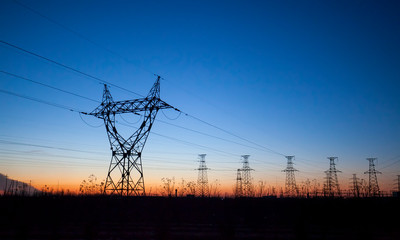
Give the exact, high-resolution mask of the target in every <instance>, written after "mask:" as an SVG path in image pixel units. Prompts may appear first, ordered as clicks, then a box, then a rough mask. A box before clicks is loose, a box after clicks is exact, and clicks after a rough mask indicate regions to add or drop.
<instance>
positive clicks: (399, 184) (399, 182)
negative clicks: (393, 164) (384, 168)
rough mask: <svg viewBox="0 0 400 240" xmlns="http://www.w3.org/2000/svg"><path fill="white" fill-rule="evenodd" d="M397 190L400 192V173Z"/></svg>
mask: <svg viewBox="0 0 400 240" xmlns="http://www.w3.org/2000/svg"><path fill="white" fill-rule="evenodd" d="M397 192H400V175H397Z"/></svg>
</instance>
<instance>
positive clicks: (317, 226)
mask: <svg viewBox="0 0 400 240" xmlns="http://www.w3.org/2000/svg"><path fill="white" fill-rule="evenodd" d="M399 203H400V199H398V198H397V199H396V198H379V199H224V200H222V199H218V198H208V199H207V198H204V199H201V198H156V197H146V198H137V197H132V198H111V197H0V216H1V218H0V239H399V236H400V235H399V234H400V227H399V216H400V215H399V214H400V211H399V210H400V205H399Z"/></svg>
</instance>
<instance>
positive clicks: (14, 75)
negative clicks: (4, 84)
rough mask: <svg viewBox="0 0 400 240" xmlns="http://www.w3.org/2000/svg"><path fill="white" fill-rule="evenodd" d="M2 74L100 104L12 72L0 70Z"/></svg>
mask: <svg viewBox="0 0 400 240" xmlns="http://www.w3.org/2000/svg"><path fill="white" fill-rule="evenodd" d="M0 72H1V73H3V74H7V75H9V76H12V77H15V78H18V79H21V80H25V81H28V82H32V83H35V84H38V85H41V86H44V87H47V88H51V89H54V90H57V91H60V92H63V93H67V94H70V95H73V96H76V97H80V98H83V99H86V100H89V101H92V102H96V103H100V101H98V100H94V99H92V98H88V97H85V96H82V95H79V94H76V93H73V92H69V91H66V90H63V89H61V88H58V87H54V86H51V85H48V84H44V83H41V82H38V81H35V80H32V79H29V78H26V77H22V76H19V75H16V74H13V73H10V72H6V71H3V70H0Z"/></svg>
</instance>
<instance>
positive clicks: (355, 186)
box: [350, 173, 360, 197]
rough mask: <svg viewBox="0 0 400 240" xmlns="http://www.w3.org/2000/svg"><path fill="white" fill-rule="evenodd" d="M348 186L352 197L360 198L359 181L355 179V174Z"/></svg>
mask: <svg viewBox="0 0 400 240" xmlns="http://www.w3.org/2000/svg"><path fill="white" fill-rule="evenodd" d="M350 179H351V184H350V191H351V194H352V195H353V197H360V179H359V178H358V177H357V174H355V173H354V174H353V177H352V178H350Z"/></svg>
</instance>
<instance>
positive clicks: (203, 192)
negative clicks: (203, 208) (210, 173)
mask: <svg viewBox="0 0 400 240" xmlns="http://www.w3.org/2000/svg"><path fill="white" fill-rule="evenodd" d="M205 157H206V154H199V162H200V165H199V168H198V169H197V170H199V175H198V178H197V188H198V190H197V193H198V196H200V197H208V196H209V195H210V191H209V188H208V177H207V170H208V169H209V168H207V166H206V159H205Z"/></svg>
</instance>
